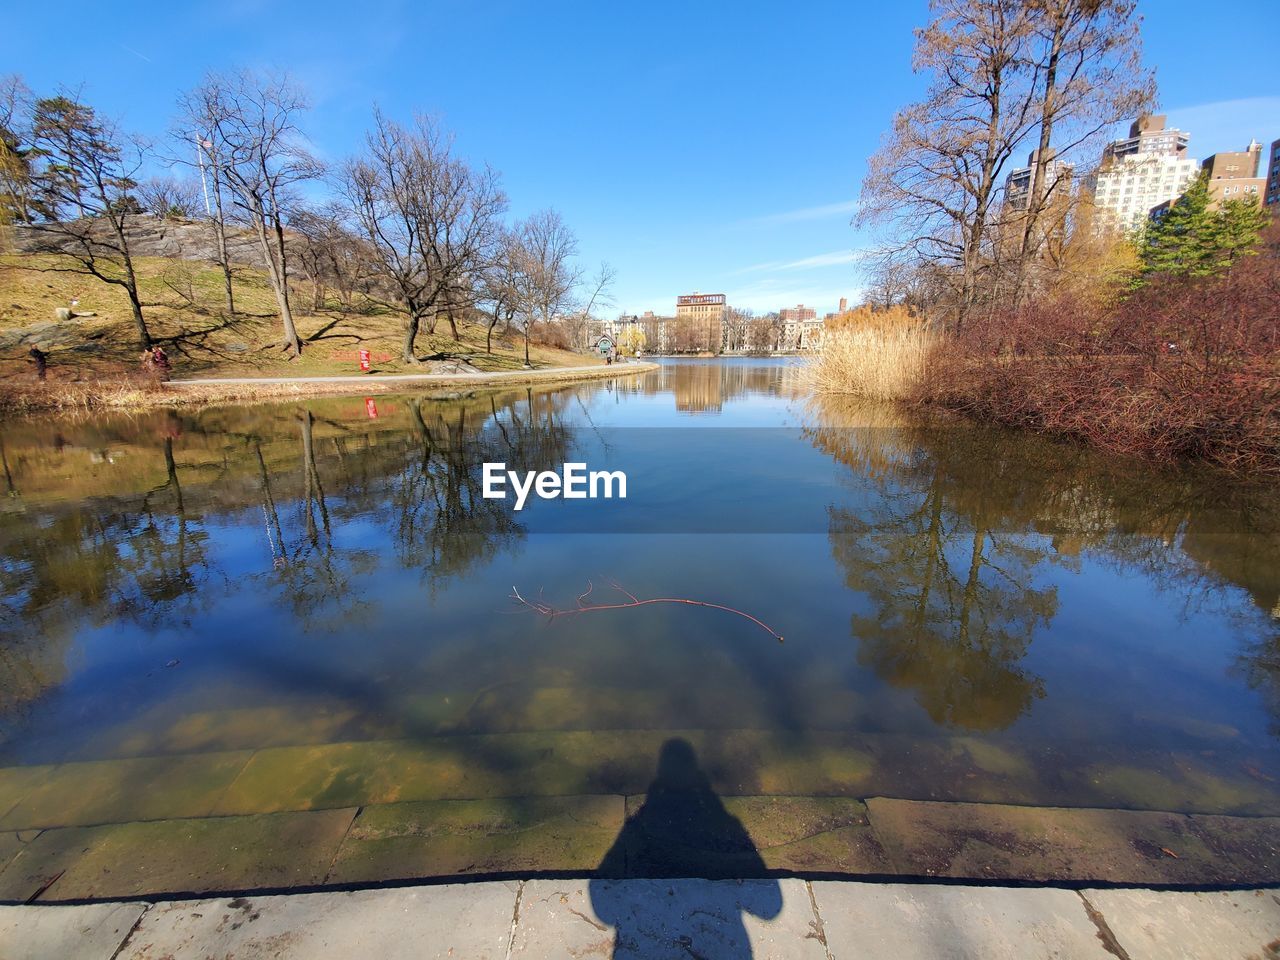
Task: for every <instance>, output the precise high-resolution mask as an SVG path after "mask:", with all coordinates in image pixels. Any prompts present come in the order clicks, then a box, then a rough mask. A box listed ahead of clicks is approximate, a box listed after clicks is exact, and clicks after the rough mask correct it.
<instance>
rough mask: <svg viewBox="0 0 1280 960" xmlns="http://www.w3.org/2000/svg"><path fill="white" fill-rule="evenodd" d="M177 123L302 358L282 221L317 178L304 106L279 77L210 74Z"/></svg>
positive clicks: (287, 341) (288, 343)
mask: <svg viewBox="0 0 1280 960" xmlns="http://www.w3.org/2000/svg"><path fill="white" fill-rule="evenodd" d="M180 107H181V110H182V114H183V122H184V124H185V126H186V127H187V128H189V129H190V130H191V131H192V135H193V136H194V137H195V138H196V139H197V142H198V143H200V144H202V145H204V149H205V156H206V157H207V158H208V160H209V163H210V166H211V167H212V168H213V170H214V171H215V177H216V178H217V179H216V182H218V183H221V184H225V185H226V187H227V189H228V191H229V193H230V195H231V197H232V199H233V202H234V204H235V206H236V207H237V208H238V209H239V210H240V212H241V213H242V214H243V216H244V217H245V218H246V219H247V220H248V221H249V224H250V226H251V228H252V229H253V232H254V235H255V236H256V237H257V239H258V246H259V248H260V251H261V254H262V258H263V262H264V265H265V266H266V270H267V279H268V281H269V282H270V284H271V290H272V292H273V293H274V294H275V298H276V305H277V309H278V311H279V314H280V323H281V326H282V327H283V329H284V346H285V348H286V349H287V350H289V351H291V352H292V353H293V355H294V356H300V355H301V354H302V340H301V338H300V337H299V336H298V330H297V327H296V325H295V324H294V320H293V309H292V306H291V305H290V302H289V256H288V247H287V245H286V243H285V220H286V217H287V210H288V205H289V203H290V202H291V201H292V200H293V199H294V194H293V192H294V190H295V189H296V188H297V186H298V185H299V184H301V183H303V182H305V181H308V180H314V179H316V178H317V177H319V176H320V174H321V172H322V167H321V164H320V162H319V161H318V160H316V158H315V157H313V156H312V155H311V153H310V152H309V151H308V150H307V148H306V146H305V145H304V141H303V138H302V135H301V131H300V130H299V128H298V120H299V118H300V116H301V115H302V113H303V112H304V111H305V110H306V109H307V101H306V98H305V97H304V96H303V94H302V93H301V91H299V90H298V89H297V88H296V87H295V86H294V85H293V83H292V82H291V81H290V80H289V78H288V77H286V76H284V75H278V76H272V75H255V74H252V73H248V72H241V73H235V74H229V75H217V74H211V75H210V76H208V77H207V78H206V79H205V81H204V83H202V84H201V85H200V86H199V87H197V88H196V89H195V90H193V91H192V92H190V93H188V94H186V95H185V96H183V97H182V99H181V101H180Z"/></svg>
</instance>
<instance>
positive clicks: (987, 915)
mask: <svg viewBox="0 0 1280 960" xmlns="http://www.w3.org/2000/svg"><path fill="white" fill-rule="evenodd" d="M813 898H814V903H815V905H816V907H817V913H818V916H819V917H821V920H822V929H823V931H824V933H825V934H826V941H827V945H828V947H829V949H830V952H831V960H960V958H965V960H968V958H972V960H1039V958H1045V960H1048V958H1056V957H1070V958H1079V960H1116V956H1115V954H1114V953H1111V952H1110V951H1108V950H1107V948H1106V946H1105V945H1104V944H1103V942H1102V941H1101V940H1100V939H1099V938H1098V933H1099V930H1098V927H1097V926H1096V925H1095V923H1094V922H1093V921H1092V920H1091V919H1090V917H1089V914H1088V912H1087V911H1086V910H1085V907H1084V903H1083V901H1082V900H1081V899H1080V896H1079V894H1077V893H1075V892H1074V891H1070V890H1044V889H1041V890H1036V889H1023V888H1010V887H962V886H954V887H953V886H930V885H926V884H899V883H886V884H870V883H831V882H820V883H814V884H813Z"/></svg>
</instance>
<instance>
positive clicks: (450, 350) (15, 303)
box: [0, 231, 593, 380]
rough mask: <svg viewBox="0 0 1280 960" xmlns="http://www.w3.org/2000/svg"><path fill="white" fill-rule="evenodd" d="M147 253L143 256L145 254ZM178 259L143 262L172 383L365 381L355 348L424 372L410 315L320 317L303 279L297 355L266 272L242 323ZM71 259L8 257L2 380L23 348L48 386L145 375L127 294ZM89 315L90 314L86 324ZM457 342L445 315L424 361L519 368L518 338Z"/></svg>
mask: <svg viewBox="0 0 1280 960" xmlns="http://www.w3.org/2000/svg"><path fill="white" fill-rule="evenodd" d="M179 242H183V243H185V241H182V237H181V236H179V235H175V234H174V233H172V232H168V231H166V232H164V233H163V234H160V233H157V234H156V235H155V236H154V237H153V238H152V241H151V247H150V249H153V250H163V249H168V247H167V245H172V244H174V243H179ZM145 248H146V247H145V245H144V249H145ZM190 250H191V248H190V247H187V246H184V247H183V255H182V256H177V255H173V256H140V257H138V258H137V260H136V261H135V266H136V269H137V271H138V275H139V279H140V286H141V294H142V299H143V302H144V304H145V310H144V312H145V314H146V318H147V323H148V325H149V327H150V329H151V331H152V335H153V336H154V337H155V338H156V339H157V340H158V342H160V343H161V344H162V345H163V346H164V348H165V350H166V351H167V352H168V353H169V356H170V358H171V360H172V362H173V366H174V375H175V376H192V375H197V374H199V375H203V376H218V375H223V376H230V375H235V376H254V375H264V376H265V375H282V374H284V375H295V376H296V375H302V374H340V373H358V372H359V370H358V366H357V358H356V351H357V350H359V349H367V350H369V351H371V352H372V354H373V357H374V369H375V371H377V372H417V371H419V369H420V368H418V367H416V366H409V365H407V364H405V363H403V362H402V361H401V359H400V356H401V344H402V339H403V330H404V320H403V316H402V314H400V313H399V312H398V311H395V310H392V309H390V308H388V307H387V306H385V305H381V304H378V303H375V302H373V301H371V300H368V299H358V300H357V302H356V304H355V309H353V310H344V309H342V308H341V307H340V305H339V304H338V303H337V301H336V300H334V299H332V298H329V299H327V300H326V302H325V303H324V304H322V305H321V306H320V307H319V308H318V309H316V308H315V305H314V304H313V291H312V289H311V287H310V286H309V284H307V283H306V282H305V281H300V282H298V283H297V285H296V288H295V290H294V295H293V304H294V311H295V321H296V323H297V325H298V329H299V332H300V333H301V335H302V336H303V338H304V339H305V341H306V343H305V349H304V351H303V356H302V358H301V359H290V358H289V357H288V356H287V355H286V354H285V353H284V352H283V351H282V350H281V348H280V342H281V339H282V334H281V329H280V322H279V319H278V318H277V316H276V313H275V298H274V296H273V294H272V292H271V290H270V288H269V287H268V285H267V282H266V278H265V275H264V274H263V273H262V272H261V271H260V270H257V269H255V268H253V267H251V266H248V265H243V264H242V265H240V266H238V267H237V268H236V270H235V282H234V297H235V302H236V308H237V310H236V316H234V317H228V316H225V315H224V313H223V307H224V303H223V289H222V274H221V271H220V270H219V268H218V267H217V266H216V265H215V264H213V263H210V262H207V261H203V260H199V259H187V258H186V257H187V256H189V255H190V254H189V251H190ZM68 266H69V260H68V259H67V258H64V257H58V256H54V255H47V254H26V253H15V254H9V255H7V256H0V376H3V377H5V378H9V377H26V378H30V377H31V376H32V373H31V365H30V363H29V362H28V360H27V351H28V350H29V347H30V346H31V345H32V344H35V345H37V346H39V347H40V348H41V349H42V350H45V351H48V352H49V353H50V357H49V376H50V379H51V380H79V379H86V378H93V377H103V376H111V375H114V374H119V373H122V372H131V371H134V370H136V369H137V367H138V359H137V358H138V353H137V347H136V342H135V340H134V334H133V326H132V320H131V318H130V313H129V305H128V300H127V298H126V296H125V294H124V292H123V290H122V289H121V288H119V287H116V286H112V285H110V284H106V283H103V282H101V281H99V280H97V279H94V278H93V277H88V276H83V275H80V274H76V273H68V272H65V269H66V268H67V267H68ZM73 300H76V301H78V303H76V304H75V306H74V307H73V309H74V310H75V311H76V313H77V314H78V315H77V316H76V317H75V318H74V319H72V320H70V321H66V322H59V321H57V320H56V319H55V311H56V310H57V308H60V307H63V308H72V301H73ZM81 314H92V316H82V315H81ZM460 333H461V340H460V341H455V340H454V339H453V338H452V337H451V336H450V334H449V326H448V323H447V322H446V321H445V320H444V319H443V318H441V320H440V323H439V327H438V332H437V334H435V335H432V334H428V333H425V332H423V333H421V334H420V335H419V337H418V344H417V352H418V356H419V357H421V358H432V357H435V358H438V359H442V360H456V359H458V358H463V359H465V360H467V361H469V362H470V363H471V364H472V365H473V366H475V367H476V368H478V369H480V370H485V371H489V370H511V369H519V368H520V367H521V365H522V364H523V361H524V354H523V345H522V343H521V341H520V339H519V336H518V335H517V333H516V332H515V331H512V332H511V333H510V334H509V335H508V336H507V337H500V336H495V337H494V343H493V353H492V354H489V353H486V352H485V330H484V328H483V327H482V326H479V325H463V326H461V328H460ZM531 359H532V361H533V364H534V366H537V367H554V366H573V365H582V364H585V363H591V362H593V361H592V359H591V358H589V357H586V356H583V355H581V354H576V353H570V352H567V351H563V350H556V349H552V348H549V347H540V346H535V347H533V348H532V350H531Z"/></svg>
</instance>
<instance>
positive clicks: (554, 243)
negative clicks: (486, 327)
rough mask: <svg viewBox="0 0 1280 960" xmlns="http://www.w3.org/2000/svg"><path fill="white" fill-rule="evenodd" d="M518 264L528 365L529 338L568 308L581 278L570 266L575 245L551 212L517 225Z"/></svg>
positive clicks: (521, 319) (571, 236)
mask: <svg viewBox="0 0 1280 960" xmlns="http://www.w3.org/2000/svg"><path fill="white" fill-rule="evenodd" d="M518 230H519V235H520V248H521V258H520V259H521V263H520V270H519V272H518V274H517V280H516V288H517V290H518V291H519V301H520V310H519V312H518V315H519V317H520V321H521V328H522V331H523V333H524V365H525V366H526V367H529V366H531V364H530V363H529V336H530V334H531V333H532V331H533V328H534V326H536V325H537V324H539V323H542V324H547V323H550V322H551V321H552V319H553V318H555V317H557V316H559V315H560V314H562V313H563V312H564V311H565V309H566V308H567V307H568V306H569V305H570V303H571V302H572V298H573V290H574V288H575V287H576V286H577V284H578V280H579V278H580V276H581V274H580V271H579V270H578V269H577V267H576V266H575V265H574V263H573V258H574V256H575V255H576V254H577V252H578V241H577V239H576V238H575V237H574V235H573V231H572V230H570V229H569V227H568V226H567V225H566V224H565V222H564V220H563V219H562V218H561V216H560V214H558V213H556V212H555V211H554V210H542V211H539V212H538V213H535V214H533V215H532V216H530V217H529V219H527V220H525V221H524V222H523V223H521V224H520V226H519V228H518Z"/></svg>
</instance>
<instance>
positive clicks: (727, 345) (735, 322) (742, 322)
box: [724, 307, 755, 353]
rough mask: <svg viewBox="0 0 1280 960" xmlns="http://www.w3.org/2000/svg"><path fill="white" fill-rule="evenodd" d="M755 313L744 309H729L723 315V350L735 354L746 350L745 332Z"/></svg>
mask: <svg viewBox="0 0 1280 960" xmlns="http://www.w3.org/2000/svg"><path fill="white" fill-rule="evenodd" d="M754 317H755V313H754V312H753V311H751V310H748V309H746V308H745V307H730V308H729V309H728V310H726V311H725V314H724V349H725V351H726V352H727V353H736V352H738V351H740V350H743V349H745V348H746V345H747V330H748V329H749V328H750V326H751V320H752V318H754Z"/></svg>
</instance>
